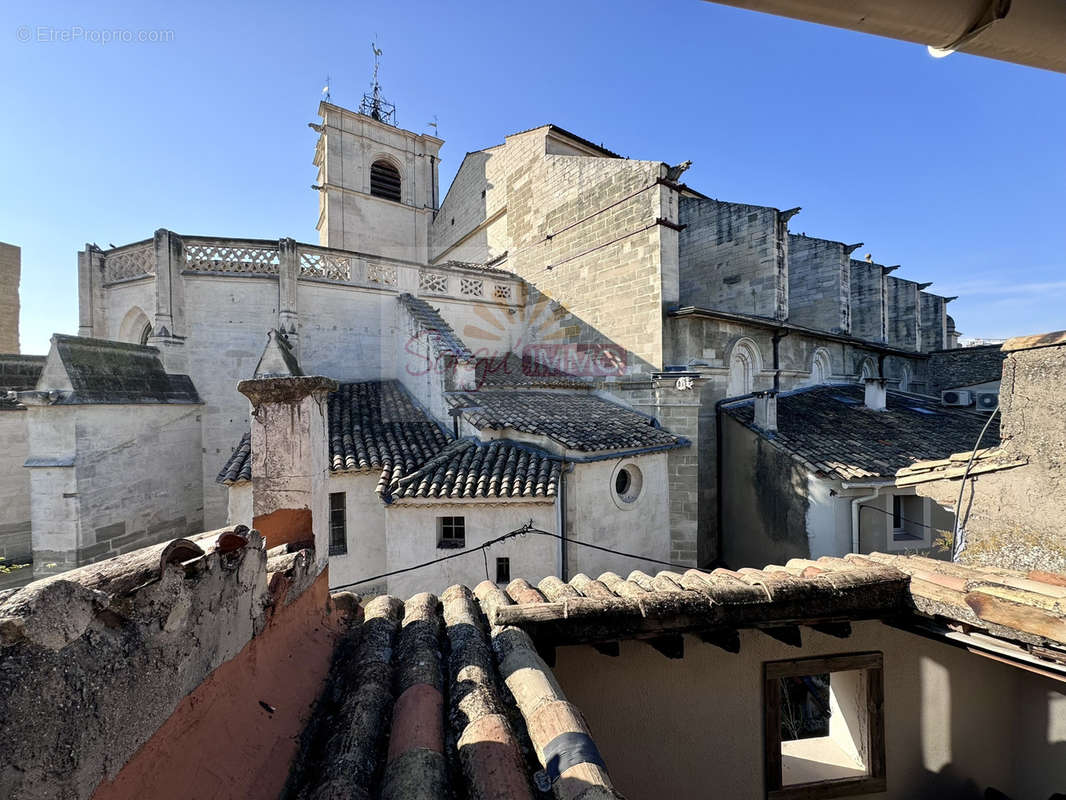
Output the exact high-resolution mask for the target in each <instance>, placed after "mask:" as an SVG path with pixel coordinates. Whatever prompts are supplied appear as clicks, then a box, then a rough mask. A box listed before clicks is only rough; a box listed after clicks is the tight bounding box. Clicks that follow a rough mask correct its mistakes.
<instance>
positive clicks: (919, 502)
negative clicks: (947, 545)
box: [886, 494, 933, 550]
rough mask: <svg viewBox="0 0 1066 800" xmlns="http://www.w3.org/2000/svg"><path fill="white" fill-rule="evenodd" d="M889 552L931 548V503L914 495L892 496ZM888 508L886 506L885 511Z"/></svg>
mask: <svg viewBox="0 0 1066 800" xmlns="http://www.w3.org/2000/svg"><path fill="white" fill-rule="evenodd" d="M889 502H890V503H891V509H892V530H891V531H890V533H889V538H888V549H889V550H915V549H918V548H923V547H930V546H932V528H933V526H932V501H931V500H929V499H928V498H925V497H919V496H918V495H916V494H894V495H892V499H891V500H890V501H889ZM888 507H889V506H887V505H886V510H887V508H888Z"/></svg>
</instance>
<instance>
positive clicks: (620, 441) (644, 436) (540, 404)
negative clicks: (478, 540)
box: [449, 390, 688, 452]
mask: <svg viewBox="0 0 1066 800" xmlns="http://www.w3.org/2000/svg"><path fill="white" fill-rule="evenodd" d="M449 402H450V403H451V404H452V405H456V406H464V407H465V408H466V410H464V411H463V415H464V416H465V417H466V418H467V419H468V420H469V421H470V422H471V423H472V424H473V425H475V426H476V427H477V428H479V429H482V430H484V429H488V430H505V429H511V430H516V431H521V432H523V433H532V434H541V435H543V436H547V437H549V438H551V439H553V440H555V441H557V442H559V443H560V444H562V445H564V446H565V447H568V448H570V449H573V450H581V451H585V452H589V451H596V450H629V449H634V450H636V449H667V448H673V447H684V446H685V445H687V444H688V443H687V442H686V441H685V440H684V439H682V438H680V437H677V436H674V435H673V434H672V433H669V432H668V431H665V430H663V429H662V428H660V427H658V424H657V422H656V421H655V420H654V419H653V418H652V417H649V416H646V415H644V414H640V413H638V412H636V411H630V410H629V409H627V408H625V407H623V406H620V405H617V404H616V403H612V402H609V401H607V400H604V399H603V398H601V397H597V396H595V395H591V394H586V393H576V392H559V391H523V390H494V391H481V392H466V393H464V392H456V393H454V394H452V395H451V396H450V397H449Z"/></svg>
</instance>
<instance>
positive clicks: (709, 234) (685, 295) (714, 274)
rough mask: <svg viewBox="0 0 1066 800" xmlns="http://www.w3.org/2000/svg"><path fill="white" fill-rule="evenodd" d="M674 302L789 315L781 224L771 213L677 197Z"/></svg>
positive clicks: (785, 244) (784, 237)
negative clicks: (677, 299) (677, 291)
mask: <svg viewBox="0 0 1066 800" xmlns="http://www.w3.org/2000/svg"><path fill="white" fill-rule="evenodd" d="M679 221H680V222H681V224H682V225H685V226H686V227H685V229H684V230H683V231H681V233H680V236H679V248H680V250H679V252H680V270H681V277H680V294H681V298H680V303H681V305H683V306H687V305H693V306H697V307H703V308H714V309H717V310H719V311H732V312H734V313H738V314H754V315H756V316H760V317H768V318H771V319H785V318H786V317H787V316H788V315H789V277H788V273H789V265H788V261H789V241H788V238H789V237H788V235H787V222H786V220H785V218H783V216H782V214H781V212H779V211H778V210H777V209H776V208H768V207H766V206H750V205H744V204H742V203H726V202H721V201H718V200H711V199H708V198H694V197H682V198H681V201H680V216H679Z"/></svg>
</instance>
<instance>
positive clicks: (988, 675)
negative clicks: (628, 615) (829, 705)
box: [554, 622, 1066, 800]
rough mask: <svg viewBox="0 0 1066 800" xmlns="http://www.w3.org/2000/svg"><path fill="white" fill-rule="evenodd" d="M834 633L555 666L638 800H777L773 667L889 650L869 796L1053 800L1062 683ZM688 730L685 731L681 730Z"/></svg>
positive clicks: (1065, 764) (890, 639)
mask: <svg viewBox="0 0 1066 800" xmlns="http://www.w3.org/2000/svg"><path fill="white" fill-rule="evenodd" d="M852 631H853V633H852V636H851V637H849V638H848V639H846V640H843V641H842V640H840V639H835V638H832V637H830V636H826V635H824V634H820V633H817V632H815V631H812V630H810V629H807V628H805V629H803V634H802V635H803V641H804V646H803V647H802V649H796V648H793V647H789V646H787V645H784V644H782V643H780V642H777V641H776V640H774V639H771V638H770V637H768V636H765V635H764V634H761V633H758V632H755V631H747V630H745V631H741V632H740V641H741V647H740V652H739V653H737V654H732V653H727V652H724V651H722V650H720V649H718V648H715V647H713V646H711V645H708V644H703V643H702V642H700V641H699V640H698V639H696V638H694V637H690V636H686V637H685V657H684V658H683V659H677V660H674V659H666V658H663V656H662V655H661V654H659V653H658V652H656V651H655V650H654V649H652V648H651V647H649V646H648V645H646V644H643V643H641V642H637V641H624V642H622V643H621V653H620V656H619V657H617V658H610V657H607V656H604V655H601V654H600V653H597V652H596V651H595V650H594V649H593V648H591V647H588V646H575V647H560V648H558V650H557V651H556V657H557V663H556V666H555V669H554V672H555V675H556V677H557V678H558V680H559V683H560V685H561V686H562V688H563V690H564V691H565V692H566V696H567V699H568V700H569V701H570V702H572V703H574V704H575V705H576V706H577V707H578V708H580V709H581V712H582V714H583V716H584V718H585V720H587V722H588V724H589V727H590V728H591V731H592V735H593V738H594V739H595V740H596V744H597V747H598V748H599V750H600V752H601V753H602V755H603V757H604V759H605V761H606V763H607V768H608V770H609V771H610V774H611V778H612V780H613V781H614V783H615V786H616V788H617V789H618V790H619V791H620V792H621V793H623V794H625V795H626V796H627V797H634V798H638V797H639V798H645V797H663V796H666V797H704V796H706V794H707V787H709V786H713V787H714V793H715V794H716V795H717V796H720V797H728V798H731V800H745V799H746V798H751V800H755V799H756V798H762V797H765V788H764V786H765V783H764V779H763V774H762V773H763V769H762V764H763V752H764V748H763V734H762V724H761V720H762V717H763V706H762V665H763V663H764V662H766V661H775V660H780V659H793V658H803V657H808V656H815V655H826V654H838V653H852V652H863V651H871V650H874V651H882V652H883V653H884V695H885V704H884V714H885V738H886V755H887V757H886V768H887V781H888V791H887V792H885V793H883V794H878V795H867V796H869V797H886V798H889V797H891V798H916V799H917V800H923V799H926V798H927V799H928V800H936V798H942V797H953V798H961V799H962V800H979V798H981V797H983V796H984V795H983V792H984V789H985V788H986V787H988V786H995V787H996V788H998V789H999V790H1000V791H1003V792H1005V793H1006V794H1007V795H1009V796H1011V797H1019V798H1021V797H1034V798H1035V797H1047V796H1049V795H1050V794H1051V793H1052V792H1054V791H1056V790H1058V789H1060V788H1061V787H1062V786H1063V785H1066V734H1064V733H1063V731H1064V730H1066V694H1064V690H1063V684H1062V683H1059V682H1057V681H1053V680H1050V679H1047V678H1042V677H1040V676H1036V675H1034V674H1032V673H1030V672H1027V671H1024V670H1021V669H1018V668H1015V667H1011V666H1008V665H1005V664H1001V663H998V662H994V661H991V660H989V659H986V658H982V657H980V656H977V655H973V654H970V653H967V652H965V651H963V650H961V649H958V648H955V647H951V646H948V645H945V644H941V643H939V642H933V641H930V640H928V639H924V638H921V637H918V636H915V635H913V634H909V633H905V632H903V631H899V630H896V629H894V628H890V627H888V626H886V625H883V624H882V623H880V622H857V623H852ZM679 731H681V732H686V735H679Z"/></svg>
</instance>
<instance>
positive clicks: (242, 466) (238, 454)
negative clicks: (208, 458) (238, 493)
mask: <svg viewBox="0 0 1066 800" xmlns="http://www.w3.org/2000/svg"><path fill="white" fill-rule="evenodd" d="M251 479H252V434H251V433H246V434H244V436H242V437H241V441H240V444H238V445H237V447H236V449H235V450H234V451H233V452H232V453H231V454H230V457H229V458H228V459H227V460H226V464H225V466H223V467H222V471H221V472H219V473H218V477H217V478H215V481H216V482H217V483H225V484H227V485H231V484H234V483H240V482H241V481H250V480H251Z"/></svg>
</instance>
